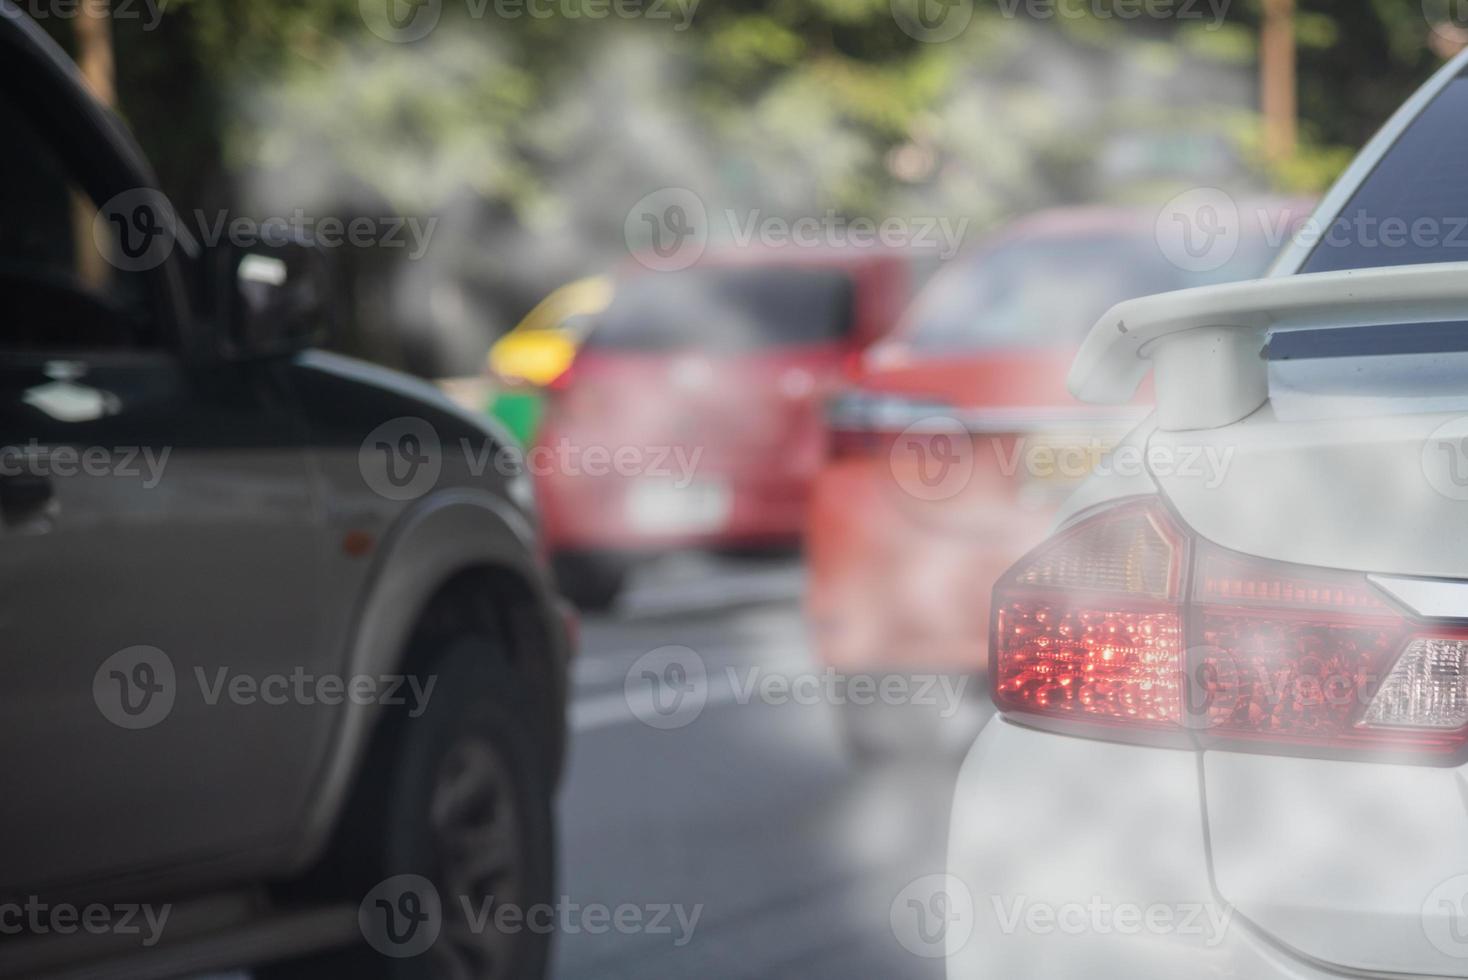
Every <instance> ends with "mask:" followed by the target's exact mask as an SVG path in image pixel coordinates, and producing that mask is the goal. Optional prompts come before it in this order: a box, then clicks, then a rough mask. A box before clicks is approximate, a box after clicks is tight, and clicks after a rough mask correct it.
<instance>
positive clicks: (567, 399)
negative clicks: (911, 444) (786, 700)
mask: <svg viewBox="0 0 1468 980" xmlns="http://www.w3.org/2000/svg"><path fill="white" fill-rule="evenodd" d="M908 293H909V286H908V269H907V263H906V261H905V260H904V259H902V258H900V257H899V256H897V255H894V254H892V253H889V252H877V251H869V250H861V251H856V250H853V251H850V252H812V251H809V250H804V249H794V248H790V249H781V250H775V251H748V250H744V251H739V252H731V253H725V254H721V255H711V256H708V257H706V258H705V259H704V260H703V261H702V262H700V263H699V264H698V265H696V266H694V267H692V268H689V269H686V270H682V271H678V272H645V271H644V272H639V273H636V274H629V275H626V276H623V277H621V278H620V279H619V281H618V282H617V284H616V287H615V292H614V296H613V299H612V303H611V305H610V306H609V307H608V308H607V310H606V312H605V313H603V314H602V315H601V316H600V317H599V319H598V322H597V324H596V326H595V327H593V329H592V331H591V333H590V335H589V336H588V338H587V340H586V342H585V344H584V345H583V346H582V348H581V350H580V351H579V352H578V354H577V356H576V358H575V360H574V361H573V362H572V364H571V366H570V368H569V369H568V370H567V372H566V374H565V375H563V376H562V377H561V378H559V379H557V380H556V381H555V382H553V383H552V384H551V385H550V390H551V400H550V403H549V405H548V406H547V410H546V415H545V418H544V420H543V422H542V425H541V428H540V430H539V432H538V434H537V437H536V445H535V446H534V447H533V449H532V450H531V453H530V456H529V464H530V470H531V472H532V473H533V474H534V476H535V479H536V488H537V492H538V495H539V499H540V505H541V512H542V515H543V520H544V529H545V535H546V538H547V541H548V543H549V546H550V548H551V550H552V557H553V560H554V562H555V566H556V569H557V572H558V575H559V576H560V581H561V585H562V588H563V589H564V591H565V592H566V594H567V595H568V596H570V597H571V598H572V599H573V600H574V601H576V602H577V603H578V604H580V605H581V606H582V607H583V608H587V609H599V608H605V607H607V606H609V605H610V604H611V603H612V602H613V601H614V600H615V598H616V596H617V594H618V593H619V591H620V590H621V587H622V584H623V581H624V580H625V577H626V575H627V572H628V571H629V570H630V568H631V567H632V566H633V564H634V563H635V562H636V561H637V560H638V559H639V558H641V557H644V556H648V555H652V554H656V553H659V552H665V551H667V550H669V549H675V548H693V547H709V548H717V549H730V550H740V551H745V550H758V549H782V548H789V547H792V546H794V545H796V544H798V542H799V540H800V537H801V531H802V529H803V527H804V524H805V515H806V509H807V503H808V496H809V490H810V483H811V480H812V479H813V478H814V476H815V474H816V471H817V469H818V468H819V467H820V465H821V462H822V460H823V458H824V455H825V435H824V426H823V418H822V407H823V405H824V403H825V400H826V398H827V397H828V396H829V394H830V393H831V392H832V391H833V390H834V389H835V387H836V386H837V384H838V382H840V381H841V380H842V379H843V378H846V377H849V376H850V373H851V371H852V370H853V368H854V365H855V364H856V363H857V362H858V360H859V358H860V356H861V354H862V352H863V351H864V350H866V348H867V347H869V346H870V345H871V344H872V343H873V342H874V341H876V340H877V339H879V338H880V337H882V336H884V335H885V334H886V333H887V332H888V331H889V330H890V328H891V327H892V325H893V324H894V323H895V322H896V320H897V317H898V315H899V314H900V312H901V309H902V307H903V305H904V304H905V303H906V301H907V299H908Z"/></svg>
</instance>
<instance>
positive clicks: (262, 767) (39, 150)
mask: <svg viewBox="0 0 1468 980" xmlns="http://www.w3.org/2000/svg"><path fill="white" fill-rule="evenodd" d="M32 30H33V29H32V27H28V26H25V25H21V24H19V23H18V22H13V21H11V20H8V19H7V20H5V21H4V22H3V23H0V49H4V50H0V55H3V56H4V58H5V59H6V60H5V61H4V63H3V64H0V77H8V76H7V73H8V72H11V71H19V72H24V73H26V77H27V78H29V79H31V81H32V82H33V83H34V84H33V85H32V86H31V87H30V88H29V89H27V90H26V91H27V94H26V96H25V100H24V101H22V100H21V99H20V98H19V97H18V96H17V95H16V94H15V93H16V92H18V91H19V89H18V88H17V87H16V86H6V88H5V89H3V90H0V91H3V92H5V93H6V94H4V95H0V127H3V130H4V132H5V133H6V153H5V154H4V155H3V158H0V752H3V754H4V758H3V765H4V770H5V780H6V788H5V791H4V792H3V793H0V893H12V892H14V891H15V890H16V889H20V888H24V887H28V886H44V885H50V884H53V883H56V884H59V883H66V882H77V881H83V880H86V881H95V880H98V879H100V878H103V877H107V878H114V879H115V878H119V877H120V878H122V879H124V880H126V879H127V878H128V877H129V876H131V875H133V874H137V873H146V874H148V875H150V876H154V878H155V880H157V878H156V876H157V875H158V874H159V873H160V872H164V873H166V872H167V871H168V870H169V869H170V868H175V869H181V870H182V872H183V873H184V874H189V873H201V872H198V871H190V870H189V869H200V868H203V867H205V866H206V865H207V863H208V862H209V861H211V860H213V859H225V860H228V861H231V862H232V865H233V866H234V867H241V866H248V865H249V862H250V861H251V860H252V859H253V858H255V857H257V856H259V855H263V854H266V853H268V851H269V848H270V845H272V844H280V843H282V838H283V836H284V835H286V834H287V833H289V831H290V829H291V827H292V826H293V821H294V820H295V819H296V818H298V817H299V814H300V813H301V812H302V809H303V806H304V801H305V800H306V799H307V797H308V794H309V792H310V789H311V786H312V783H313V781H314V779H315V775H316V772H317V769H318V767H319V766H320V765H321V763H322V759H323V756H324V754H325V751H326V746H327V744H328V740H329V733H330V730H331V726H332V724H333V722H334V719H335V711H336V710H339V709H333V708H331V707H329V706H325V705H323V704H321V703H319V699H317V698H316V696H315V695H316V689H315V688H314V686H313V685H312V684H311V683H310V681H311V680H312V679H314V678H317V677H319V676H321V675H323V674H324V673H329V672H330V670H331V669H332V667H333V666H334V663H335V659H336V658H337V657H338V656H339V655H340V645H339V644H333V643H331V642H328V639H327V638H326V637H324V636H322V635H321V630H322V623H323V617H322V615H321V613H320V612H319V611H318V610H319V609H320V607H321V606H322V605H324V604H322V603H319V602H318V590H319V589H320V588H321V586H322V574H321V570H322V568H323V555H324V551H323V548H324V536H323V521H322V516H321V508H320V507H319V506H318V501H317V499H316V495H315V493H314V491H313V483H312V469H311V464H310V460H309V457H308V456H307V453H306V447H305V445H304V440H303V439H302V437H301V434H300V431H299V430H298V413H297V412H296V411H295V410H294V407H293V403H292V400H291V398H290V394H289V391H288V389H287V387H286V386H285V385H284V384H283V383H282V381H281V371H282V370H283V368H282V367H281V366H280V365H278V364H276V363H275V362H272V361H270V360H257V361H252V362H240V363H232V362H225V361H222V360H218V359H216V360H212V361H210V360H208V359H201V358H199V357H198V356H197V354H196V352H194V351H189V352H186V351H184V350H183V346H184V344H183V341H182V339H181V337H182V332H181V331H180V329H179V327H178V324H179V322H180V314H179V308H178V304H177V303H175V304H174V305H170V304H169V303H168V302H167V300H166V298H165V299H164V300H160V298H159V297H160V295H164V296H165V297H166V295H167V294H166V293H162V294H161V293H160V291H159V290H158V289H157V288H155V287H156V283H157V279H158V275H159V266H157V265H156V264H155V265H150V264H149V262H148V261H141V262H140V261H133V260H132V259H130V258H129V255H130V253H129V251H128V250H127V249H124V248H122V245H123V244H124V243H122V242H121V241H120V235H117V234H116V233H117V232H118V231H119V228H118V226H117V224H116V223H115V222H112V221H110V220H109V219H110V217H111V215H110V214H109V207H108V205H107V204H106V202H107V201H110V200H112V195H115V194H117V193H118V191H116V190H112V191H110V192H106V191H104V193H102V194H98V193H90V194H89V193H87V192H84V191H83V188H84V187H86V188H88V189H93V188H96V187H97V186H98V184H99V182H100V183H103V184H105V183H106V181H107V180H111V181H113V182H114V186H115V184H117V183H122V184H123V186H125V187H126V186H129V185H130V186H132V187H139V186H145V185H146V181H147V179H148V178H147V177H146V175H145V174H141V173H139V172H138V171H134V172H133V173H131V174H129V173H127V172H126V171H127V166H126V165H127V163H128V161H129V159H130V157H129V151H127V148H126V147H124V146H122V144H121V143H120V142H118V140H119V139H120V138H119V137H118V136H116V134H114V133H112V132H111V131H110V129H109V128H108V127H106V126H103V125H101V124H99V123H98V118H99V117H98V115H97V111H96V109H95V107H94V106H91V105H90V103H87V102H85V101H84V97H83V96H81V95H80V94H75V96H74V98H73V99H72V101H71V102H66V101H65V100H64V99H63V100H61V102H60V103H59V104H48V105H46V106H38V105H37V102H38V101H41V100H43V99H45V98H52V97H54V96H56V93H57V92H60V91H62V90H63V89H65V88H66V86H67V85H71V86H72V87H73V88H75V89H76V91H77V93H79V92H80V90H79V88H78V87H76V86H75V84H74V82H72V81H70V80H69V79H67V78H65V77H61V76H59V75H57V73H56V71H54V70H53V69H54V65H52V64H50V63H49V62H45V61H44V60H43V57H44V58H53V60H55V61H59V56H53V55H51V54H50V53H48V49H46V48H45V46H44V45H43V44H41V43H40V42H39V41H35V40H34V39H32V38H30V36H29V34H28V33H27V32H32ZM53 76H56V77H53ZM73 119H74V120H75V121H76V127H77V128H78V129H79V130H80V132H77V131H71V132H68V130H67V127H68V126H70V125H71V121H72V120H73ZM81 147H85V148H86V149H87V152H86V153H81V152H78V149H79V148H81ZM73 164H74V165H75V166H72V165H73ZM99 172H100V173H103V174H104V178H101V179H99V178H98V176H97V175H98V173H99ZM74 173H80V174H81V175H82V176H79V177H74V178H73V177H71V176H70V175H71V174H74ZM123 193H128V192H126V191H124V192H123ZM93 201H101V202H102V204H101V206H100V210H101V212H102V218H101V219H97V220H93V211H94V209H97V208H98V207H99V205H97V204H93V203H91V202H93ZM113 213H115V209H114V211H113ZM124 223H125V222H124ZM133 258H136V255H134V256H133ZM159 261H160V262H172V263H178V262H179V257H178V256H177V255H171V256H169V255H165V256H164V257H163V258H161V259H160V260H159ZM175 273H176V268H175ZM175 296H176V294H175ZM239 678H244V679H243V680H239ZM297 678H302V679H303V680H301V681H298V680H297ZM302 692H304V694H303V693H302ZM271 701H277V702H279V703H270V702H271Z"/></svg>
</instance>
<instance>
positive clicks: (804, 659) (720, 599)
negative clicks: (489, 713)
mask: <svg viewBox="0 0 1468 980" xmlns="http://www.w3.org/2000/svg"><path fill="white" fill-rule="evenodd" d="M801 581H802V573H801V570H800V568H799V567H798V565H795V564H793V563H787V564H775V565H770V564H751V563H739V564H730V563H722V564H716V563H714V564H711V563H708V562H704V563H699V562H697V561H692V560H690V561H689V562H683V563H679V562H674V563H672V564H671V565H665V566H663V567H660V568H656V569H651V570H649V572H648V574H647V576H645V577H644V578H643V579H642V580H641V581H640V582H639V583H638V584H637V585H636V587H635V588H634V590H633V592H632V594H631V595H629V596H628V597H627V600H628V601H627V602H626V603H625V608H624V611H623V612H622V614H621V615H619V616H617V617H614V618H596V619H591V620H588V621H586V622H585V624H584V633H583V644H582V654H581V659H580V661H579V662H578V664H577V667H576V672H575V693H574V700H573V707H572V710H571V721H572V726H573V729H574V732H575V735H574V741H573V746H572V752H571V762H570V768H569V771H568V775H567V780H566V784H565V787H564V790H563V794H562V798H561V804H560V813H561V835H562V840H561V892H562V895H563V896H564V898H563V901H564V902H565V903H566V904H567V906H568V907H572V909H571V914H570V915H569V916H563V920H562V921H563V928H562V931H561V934H560V936H559V937H558V939H557V954H556V968H555V975H556V976H557V977H559V978H561V980H581V978H586V980H592V978H596V980H613V978H619V977H626V978H638V980H650V978H657V977H678V978H684V977H688V978H691V977H698V978H710V980H712V978H725V977H727V978H743V977H751V978H753V977H759V978H773V977H787V976H788V977H801V978H821V977H831V978H840V980H849V978H850V977H853V976H871V977H889V978H899V977H918V978H921V977H941V976H942V965H941V964H942V961H941V959H938V958H936V957H935V956H934V955H933V954H935V953H936V952H937V951H938V950H937V944H933V945H932V946H929V947H924V946H922V945H921V943H920V942H917V943H915V942H914V941H913V936H914V935H915V934H914V933H913V931H912V929H911V928H910V927H909V926H908V925H907V924H906V923H904V922H903V921H902V919H901V916H903V915H908V914H912V913H910V912H908V911H907V910H905V909H903V908H902V907H901V906H902V900H901V893H902V892H903V889H904V887H906V886H908V885H909V883H911V882H913V881H914V879H918V878H920V877H922V876H924V875H929V874H934V873H940V872H942V871H943V866H944V855H943V847H944V841H945V838H946V824H947V819H948V807H949V801H950V794H951V785H952V764H951V763H950V762H944V761H939V760H937V759H934V760H929V761H926V762H922V763H918V762H913V761H907V762H901V763H894V762H888V763H882V764H878V765H872V764H860V763H857V762H854V761H853V759H852V758H851V756H850V753H848V752H847V750H846V748H845V743H844V741H843V739H842V737H841V735H840V725H839V723H838V720H837V718H836V710H837V709H835V708H834V707H833V706H832V705H831V704H830V703H829V701H830V700H832V699H831V698H826V697H824V695H818V696H816V697H812V696H811V692H810V691H807V694H806V696H804V697H801V698H798V699H797V698H795V697H794V696H793V695H792V696H791V697H789V698H786V697H782V696H781V694H780V692H781V691H782V690H784V689H783V687H781V685H780V681H779V680H778V679H779V678H784V679H787V680H788V679H790V678H792V677H797V676H802V675H807V676H809V675H818V674H819V672H820V668H819V667H818V666H817V665H815V664H814V663H813V661H812V660H811V657H810V653H809V646H808V644H807V642H806V638H805V635H804V627H803V624H802V621H801V617H800V607H799V601H798V596H799V591H800V587H801ZM690 651H691V654H692V656H691V655H690ZM670 665H671V669H672V670H673V671H674V673H672V674H669V673H668V671H669V668H670ZM700 669H701V671H702V676H701V677H700V678H698V680H699V681H700V682H701V684H699V685H695V683H694V682H693V681H692V680H685V678H686V677H687V676H688V675H689V674H690V673H698V672H699V670H700ZM649 670H651V673H649ZM629 672H630V674H631V680H630V681H629ZM669 677H671V678H672V680H671V683H672V684H673V685H675V686H676V685H677V684H679V683H682V684H684V686H685V687H686V689H687V690H688V691H690V692H692V700H691V701H687V700H685V701H684V702H683V703H682V704H678V705H676V710H675V709H674V706H675V702H676V699H673V698H669V697H666V696H661V695H660V694H659V692H657V691H653V696H654V697H660V696H661V700H658V701H652V700H650V699H648V698H645V697H644V695H646V694H647V688H648V686H649V685H653V686H655V684H656V679H657V678H664V679H665V680H666V679H667V678H669ZM769 678H776V679H777V680H775V681H773V682H772V681H769ZM752 680H758V681H759V682H760V683H761V684H766V683H773V684H774V687H771V688H754V687H752V686H751V681H752ZM752 690H766V691H773V692H774V693H773V695H770V696H761V695H758V694H756V695H754V696H751V695H750V692H751V691H752ZM667 693H668V692H667V691H663V692H661V694H662V695H666V694H667ZM822 698H824V700H822ZM591 905H601V906H605V907H607V908H608V909H609V910H611V911H612V912H615V911H616V910H617V909H618V908H619V907H620V908H622V909H623V914H624V916H626V918H625V919H624V920H623V921H624V927H623V928H620V929H618V928H606V927H604V926H600V924H599V923H598V922H596V921H594V920H592V919H591V917H590V916H587V915H584V914H583V913H581V912H580V911H579V910H582V909H585V908H586V907H588V906H591ZM894 905H896V906H897V911H896V912H894ZM680 907H681V910H682V913H683V915H682V918H681V919H679V917H678V915H677V914H676V913H677V910H678V909H679V908H680ZM634 909H635V910H636V912H634V911H632V910H634ZM658 909H663V910H665V911H664V919H663V922H662V923H661V925H662V926H664V927H667V926H669V925H670V926H671V928H668V929H666V931H664V929H662V928H651V926H652V925H653V921H654V916H655V915H656V914H657V912H656V910H658ZM695 911H696V913H697V918H696V920H695V919H694V918H693V915H694V913H695ZM578 915H579V916H580V918H578V917H577V916H578ZM634 920H635V921H637V922H641V923H645V924H646V925H647V926H648V928H643V927H642V926H636V925H632V923H633V922H634ZM568 921H569V922H570V924H571V928H569V929H568V928H565V927H564V925H565V923H566V922H568ZM583 926H587V927H597V928H595V934H594V933H593V929H592V928H583ZM690 926H691V927H690ZM899 934H904V935H906V937H907V939H908V945H916V946H917V947H918V952H916V953H915V952H912V951H909V949H907V948H904V945H903V943H902V942H901V941H900V940H899ZM920 954H926V955H920Z"/></svg>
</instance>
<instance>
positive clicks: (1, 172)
mask: <svg viewBox="0 0 1468 980" xmlns="http://www.w3.org/2000/svg"><path fill="white" fill-rule="evenodd" d="M0 128H3V132H4V133H5V152H4V153H3V154H0V308H3V309H4V310H5V319H4V321H3V323H0V348H4V349H10V350H15V349H22V350H53V349H54V350H68V349H86V348H99V347H100V348H117V347H127V346H137V345H138V344H139V343H140V342H141V340H142V338H143V337H144V335H145V334H146V333H147V326H148V317H147V316H146V302H145V297H146V295H147V293H146V292H145V284H144V283H143V282H142V281H141V277H140V275H139V274H137V273H136V272H127V271H123V270H122V269H120V268H118V267H117V266H116V265H115V264H114V263H113V262H112V261H110V259H109V254H112V255H115V254H118V253H116V252H109V250H110V249H111V248H112V243H113V239H114V237H115V230H114V229H112V228H111V227H110V226H109V225H108V223H106V222H103V223H102V224H101V225H100V232H99V231H98V227H99V226H98V225H97V223H96V222H95V221H94V218H95V215H96V211H97V206H96V204H95V202H93V201H92V200H91V199H90V198H88V197H87V195H86V194H84V193H83V192H82V191H81V190H80V189H79V188H78V186H77V185H76V183H75V182H74V181H72V180H70V179H68V176H67V172H68V168H67V167H66V166H65V164H64V162H63V161H62V160H61V159H59V158H58V156H57V154H56V153H55V152H54V151H53V149H52V147H51V146H50V145H49V144H48V143H47V142H46V141H45V140H43V139H42V138H41V136H40V135H39V134H38V133H37V132H36V131H35V129H34V128H33V127H32V126H31V125H30V121H29V119H28V118H27V117H26V115H25V114H24V113H22V112H20V111H19V110H18V108H17V107H16V106H15V105H14V104H12V103H11V102H9V101H8V100H5V99H0ZM99 234H100V236H101V243H100V244H99V242H98V240H97V239H98V235H99Z"/></svg>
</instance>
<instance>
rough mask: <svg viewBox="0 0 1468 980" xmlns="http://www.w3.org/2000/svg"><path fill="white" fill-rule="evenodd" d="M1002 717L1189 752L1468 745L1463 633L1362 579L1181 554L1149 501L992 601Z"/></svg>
mask: <svg viewBox="0 0 1468 980" xmlns="http://www.w3.org/2000/svg"><path fill="white" fill-rule="evenodd" d="M993 608H994V613H993V616H994V620H993V642H992V644H991V678H992V684H993V689H994V690H993V693H994V701H995V704H996V706H997V707H998V708H999V709H1000V710H1001V711H1003V712H1006V713H1008V714H1011V715H1017V716H1026V717H1029V718H1031V719H1033V720H1035V721H1036V722H1037V723H1043V722H1044V721H1046V720H1049V721H1054V722H1058V723H1062V724H1063V725H1064V727H1065V728H1066V729H1067V730H1077V729H1080V730H1081V731H1082V733H1084V732H1085V730H1088V729H1089V730H1091V731H1093V732H1094V733H1095V734H1103V735H1107V736H1110V737H1122V738H1125V737H1128V733H1134V734H1135V735H1136V736H1138V737H1141V736H1146V737H1149V738H1162V739H1163V740H1164V741H1175V742H1177V743H1178V744H1187V745H1193V746H1198V747H1204V746H1220V747H1222V746H1227V747H1232V748H1245V749H1247V748H1251V747H1252V748H1260V749H1269V750H1279V751H1291V750H1299V751H1306V752H1309V751H1314V750H1319V749H1325V750H1330V751H1332V752H1340V751H1351V750H1379V749H1396V750H1407V751H1411V752H1416V753H1419V754H1424V755H1425V756H1426V761H1442V760H1444V759H1445V758H1448V757H1450V756H1451V755H1452V754H1454V753H1456V752H1457V750H1459V749H1462V748H1464V747H1465V745H1468V632H1465V631H1462V630H1454V629H1433V628H1431V627H1428V626H1422V625H1418V624H1414V623H1412V622H1410V621H1409V620H1408V619H1407V618H1406V617H1405V616H1404V615H1403V614H1402V613H1400V612H1399V611H1397V610H1396V609H1395V608H1394V607H1392V606H1390V605H1389V604H1387V603H1386V602H1385V601H1384V600H1383V599H1382V598H1381V597H1380V596H1379V595H1378V594H1377V593H1376V592H1375V591H1374V590H1373V589H1372V587H1371V586H1370V585H1369V584H1368V583H1367V581H1366V578H1365V576H1364V575H1361V574H1358V573H1352V572H1339V571H1332V570H1328V569H1318V568H1310V567H1306V566H1297V565H1289V564H1285V563H1281V562H1274V561H1268V560H1264V559H1258V558H1253V557H1250V556H1247V555H1240V554H1236V553H1234V552H1229V551H1226V550H1224V549H1222V548H1219V547H1217V546H1215V545H1212V544H1210V543H1208V542H1204V541H1198V540H1194V539H1192V538H1191V537H1190V536H1189V535H1188V534H1187V533H1186V532H1185V531H1184V530H1183V529H1181V528H1180V527H1179V526H1178V524H1177V522H1176V521H1175V520H1174V519H1172V518H1171V517H1170V515H1168V513H1167V512H1166V510H1165V509H1164V508H1163V507H1162V506H1161V505H1160V504H1159V503H1158V502H1157V501H1155V500H1150V499H1147V500H1134V501H1129V502H1125V503H1122V504H1120V505H1117V506H1114V507H1111V508H1109V509H1107V510H1104V511H1101V512H1100V513H1098V514H1096V515H1094V516H1092V517H1090V518H1088V519H1085V520H1082V521H1081V522H1079V523H1077V524H1075V525H1074V526H1072V527H1070V528H1068V529H1066V530H1064V531H1062V532H1061V533H1060V534H1058V535H1057V536H1056V537H1055V538H1053V539H1051V540H1050V541H1049V542H1047V543H1046V544H1045V545H1043V546H1042V547H1041V548H1039V549H1038V550H1036V551H1035V552H1033V553H1031V554H1030V555H1028V556H1026V557H1025V558H1024V559H1022V560H1021V561H1020V562H1019V564H1017V565H1016V566H1015V567H1014V568H1012V569H1010V570H1009V571H1008V572H1006V573H1005V575H1004V576H1003V577H1002V578H1001V579H1000V580H999V582H998V584H997V585H996V586H995V590H994V604H993Z"/></svg>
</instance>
